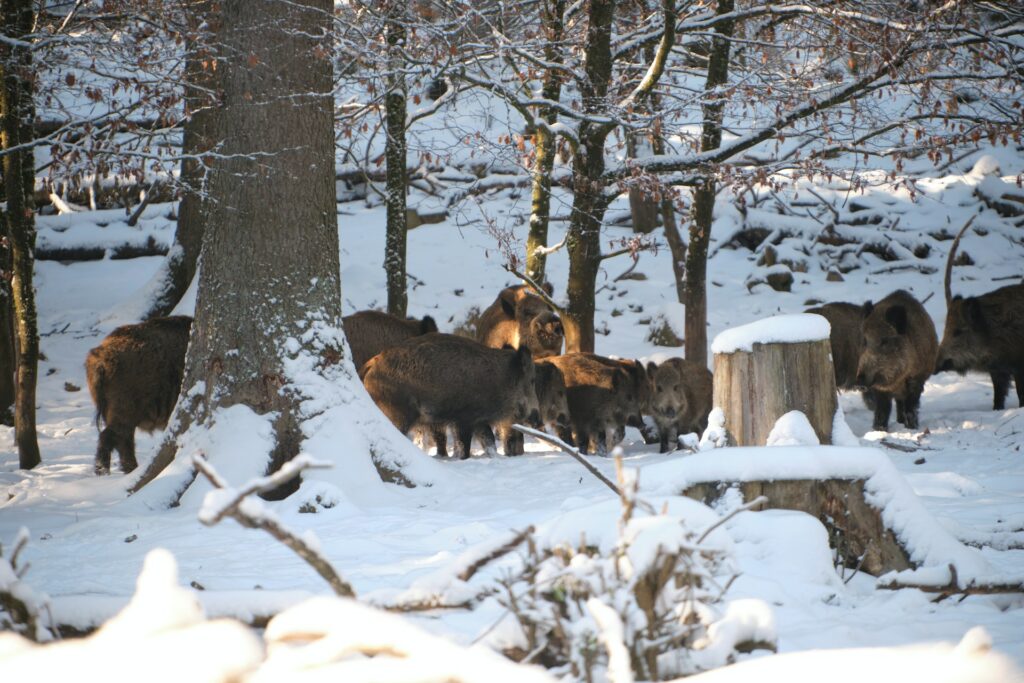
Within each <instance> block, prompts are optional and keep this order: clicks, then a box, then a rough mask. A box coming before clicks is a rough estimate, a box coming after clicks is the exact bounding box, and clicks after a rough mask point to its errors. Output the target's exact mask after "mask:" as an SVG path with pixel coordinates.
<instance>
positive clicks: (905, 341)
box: [856, 290, 939, 431]
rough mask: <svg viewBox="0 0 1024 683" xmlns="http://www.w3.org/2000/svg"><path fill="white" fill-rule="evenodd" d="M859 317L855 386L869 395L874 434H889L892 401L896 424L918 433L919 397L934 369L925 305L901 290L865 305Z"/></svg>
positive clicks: (934, 339) (931, 330) (932, 333)
mask: <svg viewBox="0 0 1024 683" xmlns="http://www.w3.org/2000/svg"><path fill="white" fill-rule="evenodd" d="M863 315H864V320H863V323H862V325H861V330H862V331H863V335H864V352H863V353H862V354H861V357H860V362H859V363H858V365H857V378H856V383H857V384H858V385H859V386H861V387H864V388H866V389H868V390H870V391H871V392H872V394H873V398H874V403H875V419H874V429H876V430H880V431H888V429H889V414H890V413H891V411H892V399H894V398H895V399H896V419H897V420H898V421H899V422H901V423H902V424H904V425H906V426H907V427H908V428H910V429H917V428H918V409H919V407H920V405H921V393H922V392H923V391H924V383H925V380H927V379H928V377H930V376H931V374H932V370H933V369H934V368H935V354H936V350H937V349H938V346H939V340H938V337H937V336H936V334H935V324H934V323H933V322H932V319H931V318H930V317H929V316H928V313H927V312H925V310H924V306H922V305H921V304H920V302H918V301H917V299H915V298H914V297H913V296H912V295H910V294H909V293H907V292H905V291H903V290H897V291H895V292H893V293H892V294H890V295H889V296H887V297H885V298H884V299H882V300H881V301H879V302H878V303H877V304H872V303H871V302H870V301H868V302H867V303H865V304H864V306H863Z"/></svg>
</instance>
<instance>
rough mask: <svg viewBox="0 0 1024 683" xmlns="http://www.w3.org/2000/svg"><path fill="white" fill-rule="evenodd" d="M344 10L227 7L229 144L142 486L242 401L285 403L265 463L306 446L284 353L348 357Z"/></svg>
mask: <svg viewBox="0 0 1024 683" xmlns="http://www.w3.org/2000/svg"><path fill="white" fill-rule="evenodd" d="M331 11H332V4H331V2H330V0H296V1H294V2H290V3H281V2H277V0H226V1H225V2H223V3H221V5H220V16H219V17H217V18H216V21H215V23H214V25H215V26H218V27H219V32H218V34H217V38H218V41H219V49H220V51H221V57H220V59H219V60H218V64H217V68H216V72H217V78H218V84H219V88H220V91H221V97H222V105H221V107H220V108H219V109H218V112H217V128H216V130H217V133H218V137H219V138H220V139H222V140H223V147H222V154H223V156H222V157H221V159H220V161H218V163H217V164H216V165H214V167H213V168H212V169H211V170H210V174H209V180H208V183H209V192H210V197H211V202H210V208H209V222H208V224H207V231H206V236H205V241H204V244H203V266H202V269H201V272H200V279H199V291H198V299H197V304H196V316H195V322H194V324H193V326H192V337H191V341H190V344H189V350H188V354H187V358H186V367H185V379H184V381H183V383H182V395H181V399H179V402H178V407H177V409H176V413H175V417H174V418H173V419H172V427H171V430H170V432H169V433H168V436H167V438H166V439H165V441H164V443H163V445H162V446H161V448H160V451H159V453H158V454H157V457H156V458H155V459H154V461H153V462H152V463H151V464H150V466H149V467H148V468H147V470H146V472H144V473H143V475H142V478H141V479H140V480H139V481H138V483H137V484H136V485H135V487H134V488H135V490H137V489H138V488H139V487H141V486H143V485H144V484H146V483H147V482H148V481H150V480H151V479H153V478H154V477H155V476H156V475H157V474H158V473H159V472H160V471H161V470H163V468H164V467H166V466H167V465H168V464H169V463H170V462H171V461H172V460H173V459H174V457H175V455H176V453H177V443H176V439H177V437H179V436H181V435H182V434H183V433H184V432H185V431H187V430H188V429H189V428H190V427H191V426H193V425H204V424H208V423H209V421H211V420H212V418H213V417H214V416H215V411H217V410H218V409H220V408H226V407H230V406H232V405H236V404H244V405H246V406H249V407H250V408H252V410H253V411H254V412H256V413H258V414H260V415H266V414H268V413H275V414H276V419H275V422H274V431H275V446H274V448H273V450H272V452H271V454H270V456H269V462H267V463H266V469H267V470H274V469H276V468H278V467H279V466H280V465H281V464H282V463H284V462H285V461H287V460H289V459H290V458H292V457H293V456H294V455H295V454H296V453H297V451H298V448H299V443H300V439H301V432H300V429H299V425H300V418H299V411H300V405H301V401H302V400H303V398H304V397H303V395H302V391H301V389H299V388H296V387H294V386H290V382H292V381H294V378H289V377H288V376H287V375H286V373H285V369H284V362H285V360H286V359H287V358H288V357H291V356H293V355H294V354H296V353H311V354H317V355H319V356H321V357H322V358H323V363H324V364H325V365H330V364H332V363H335V362H337V361H338V358H339V354H340V350H339V349H338V348H337V340H336V339H334V338H331V333H330V332H329V331H330V330H337V329H339V328H340V323H341V288H340V283H339V261H338V228H337V217H336V216H337V214H336V208H335V192H334V147H333V103H332V97H331V92H332V78H331V76H332V70H331ZM323 330H327V331H328V332H327V333H326V335H325V336H327V338H326V339H325V338H321V336H320V335H321V334H323V332H322V331H323ZM297 340H301V342H299V341H297ZM257 457H264V455H262V454H260V455H258V456H257ZM186 485H187V482H186ZM180 493H181V492H180V491H179V493H178V495H179V496H180Z"/></svg>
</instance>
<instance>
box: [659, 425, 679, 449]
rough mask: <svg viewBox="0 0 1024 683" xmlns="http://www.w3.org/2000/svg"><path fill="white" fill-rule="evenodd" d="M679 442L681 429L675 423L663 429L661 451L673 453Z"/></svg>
mask: <svg viewBox="0 0 1024 683" xmlns="http://www.w3.org/2000/svg"><path fill="white" fill-rule="evenodd" d="M678 444H679V430H678V429H677V428H676V426H675V425H669V426H667V427H665V428H664V429H662V430H661V450H660V451H659V452H660V453H671V452H672V451H674V450H675V449H676V447H677V446H678Z"/></svg>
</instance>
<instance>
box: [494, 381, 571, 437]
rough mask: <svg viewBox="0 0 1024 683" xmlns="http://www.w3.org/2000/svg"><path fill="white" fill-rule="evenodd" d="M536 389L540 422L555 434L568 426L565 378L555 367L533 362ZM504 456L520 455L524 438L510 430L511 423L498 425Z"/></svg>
mask: <svg viewBox="0 0 1024 683" xmlns="http://www.w3.org/2000/svg"><path fill="white" fill-rule="evenodd" d="M534 367H535V370H536V377H535V379H534V382H535V385H536V389H537V404H538V405H539V406H540V421H541V423H542V424H543V425H544V426H545V427H548V428H550V429H553V430H554V431H555V432H556V433H558V432H559V431H562V430H565V429H566V428H567V427H568V426H569V399H568V396H567V394H566V387H565V378H564V377H562V371H561V370H560V369H558V367H557V366H555V365H552V364H551V363H545V362H543V361H534ZM498 431H499V434H500V435H501V437H502V442H503V446H504V448H505V455H522V454H523V453H524V452H525V450H524V445H525V443H524V441H525V440H524V438H523V434H522V433H521V432H517V431H515V430H514V429H512V425H511V423H509V424H503V425H499V429H498Z"/></svg>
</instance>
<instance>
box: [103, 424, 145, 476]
mask: <svg viewBox="0 0 1024 683" xmlns="http://www.w3.org/2000/svg"><path fill="white" fill-rule="evenodd" d="M118 436H120V437H121V438H119V439H118V444H117V454H118V455H120V456H121V471H122V472H124V473H125V474H128V473H129V472H131V471H132V470H134V469H135V468H136V467H138V466H139V462H138V461H137V460H136V459H135V430H134V429H132V430H130V431H128V430H126V431H123V432H120V433H119V434H118ZM107 457H108V458H109V456H107ZM107 467H108V468H109V467H110V461H109V460H108V461H107Z"/></svg>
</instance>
